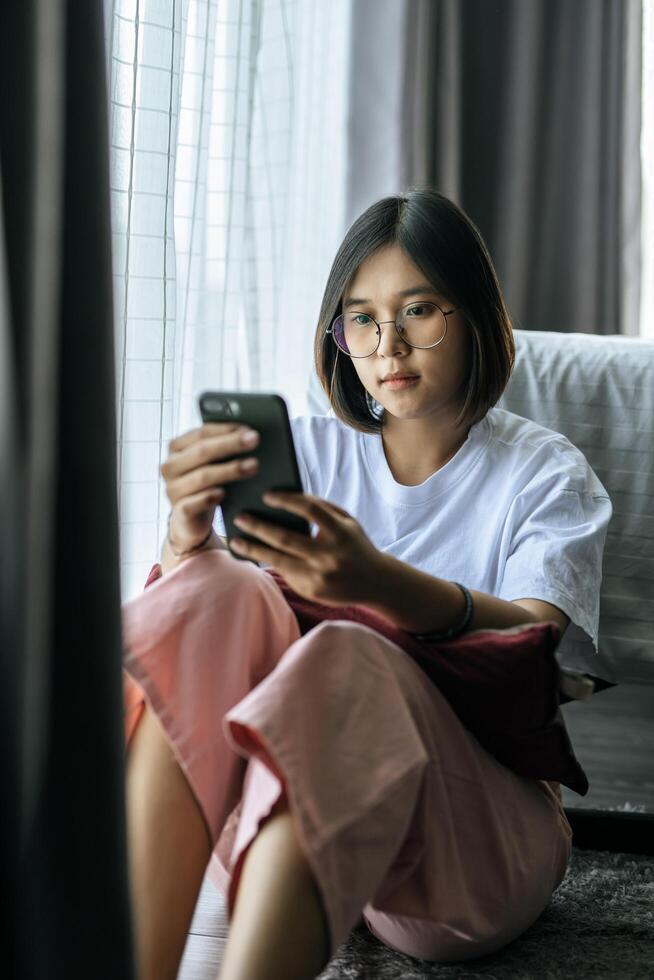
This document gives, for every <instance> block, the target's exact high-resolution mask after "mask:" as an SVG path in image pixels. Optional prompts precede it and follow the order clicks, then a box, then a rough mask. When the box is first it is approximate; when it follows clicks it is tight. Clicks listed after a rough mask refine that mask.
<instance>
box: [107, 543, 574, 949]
mask: <svg viewBox="0 0 654 980" xmlns="http://www.w3.org/2000/svg"><path fill="white" fill-rule="evenodd" d="M123 640H124V647H125V658H124V671H123V677H124V702H125V738H126V743H127V742H129V739H130V738H131V736H132V734H133V732H134V730H135V727H136V725H137V723H138V720H139V717H140V716H141V713H142V710H143V707H144V699H145V700H146V701H147V702H148V703H149V705H150V706H151V707H152V709H153V710H154V712H155V713H156V715H157V717H158V719H159V721H160V723H161V725H162V727H163V729H164V731H165V733H166V735H167V737H168V739H169V741H170V744H171V747H172V750H173V751H174V753H175V756H176V758H177V759H178V761H179V763H180V765H181V767H182V769H183V771H184V773H185V774H186V777H187V779H188V782H189V785H190V787H191V790H192V792H193V793H194V796H195V797H196V799H197V801H198V804H199V806H200V807H201V810H202V812H203V814H204V817H205V819H206V822H207V825H208V827H209V828H210V831H211V835H212V840H213V841H214V845H215V846H214V850H213V853H212V855H211V859H210V862H209V866H208V868H207V874H208V876H209V878H210V879H211V880H212V881H213V882H214V883H215V884H216V885H217V886H218V887H219V888H220V889H221V891H222V892H223V894H224V895H225V896H226V900H227V912H228V916H229V917H230V918H231V915H232V913H233V908H234V904H235V898H236V892H237V887H238V881H239V877H240V872H241V868H242V864H243V860H244V857H245V855H246V853H247V849H248V847H249V845H250V844H251V843H252V841H253V839H254V838H255V836H256V834H257V832H258V830H259V829H260V827H261V825H262V823H263V822H265V820H266V818H267V817H268V816H269V815H270V813H271V810H272V809H273V807H274V806H275V804H276V803H277V802H279V801H280V800H282V798H283V801H284V802H285V803H286V805H287V806H288V807H289V809H290V811H291V813H292V815H293V817H294V819H295V822H296V826H297V829H298V833H299V836H300V840H301V843H302V847H303V849H304V851H305V853H306V857H307V859H308V861H309V864H310V866H311V868H312V870H313V872H314V874H315V878H316V882H317V884H318V887H319V889H320V893H321V895H322V900H323V903H324V908H325V912H326V915H327V919H328V924H329V932H330V949H331V953H332V955H333V954H334V953H335V952H336V950H337V948H338V947H339V946H340V944H341V943H342V942H343V941H344V940H345V939H346V938H347V937H348V935H349V933H350V931H351V930H352V928H353V927H354V926H355V925H357V923H358V922H359V921H360V920H361V918H363V921H364V922H365V923H366V925H367V927H368V928H369V929H370V930H371V932H373V933H374V935H375V936H377V937H378V938H379V939H380V940H381V941H382V942H383V943H385V944H386V945H387V946H390V947H392V948H393V949H396V950H399V951H400V952H403V953H408V954H409V955H411V956H417V957H422V958H424V959H427V960H434V961H439V962H448V961H454V960H465V959H470V958H473V957H476V956H481V955H484V954H486V953H490V952H492V951H494V950H496V949H499V948H500V947H502V946H503V945H505V944H506V943H508V942H510V941H511V940H513V939H515V938H516V937H517V936H519V935H520V934H521V933H522V932H523V931H524V930H525V929H526V928H527V927H528V926H529V925H531V923H533V922H534V921H535V920H536V919H537V918H538V916H539V915H540V914H541V912H542V911H543V909H544V908H545V907H546V905H547V904H548V902H549V900H550V897H551V895H552V892H553V890H554V889H555V888H556V887H557V885H558V884H559V882H560V881H561V879H562V878H563V875H564V874H565V870H566V867H567V863H568V860H569V857H570V847H571V830H570V827H569V824H568V822H567V820H566V818H565V814H564V812H563V808H562V806H561V803H560V799H559V798H558V797H557V794H556V793H555V792H554V790H553V789H552V787H551V785H550V784H548V783H545V782H541V781H537V780H532V779H527V778H524V777H521V776H517V775H515V774H514V773H513V772H512V771H511V770H509V769H507V768H505V767H504V766H502V765H501V764H500V763H499V762H497V761H496V760H495V759H494V757H493V756H491V755H490V754H489V753H488V752H487V751H486V750H485V749H483V748H482V747H481V746H480V745H479V743H478V742H477V741H476V739H475V738H474V737H473V736H472V735H471V734H470V733H469V732H468V731H467V729H465V728H464V727H463V725H462V724H461V722H460V721H459V720H458V718H457V716H456V715H455V714H454V712H453V711H452V709H451V708H450V707H449V705H448V703H447V701H446V700H445V699H444V697H443V696H442V695H441V694H440V692H439V691H438V689H437V688H436V687H435V686H434V685H433V684H432V683H431V682H430V681H429V680H428V678H427V677H426V676H425V675H424V674H423V672H422V671H421V669H420V668H419V667H418V666H417V664H416V663H414V661H413V660H411V658H410V657H409V656H408V655H407V654H406V653H405V652H404V651H403V650H401V649H400V648H399V647H398V646H397V645H396V644H394V643H392V642H391V641H389V640H387V639H385V638H384V637H382V636H380V635H379V634H377V633H376V632H374V631H373V630H372V629H370V628H369V627H367V626H362V625H361V624H359V623H351V622H346V621H340V620H338V621H334V622H326V623H323V624H321V625H320V626H317V627H315V628H314V629H313V630H311V631H310V632H309V633H307V634H306V635H305V636H304V637H302V636H300V633H299V630H298V626H297V622H296V620H295V617H294V615H293V613H292V612H291V610H290V608H289V607H288V606H287V604H286V602H285V601H284V599H283V597H282V594H281V592H280V590H279V588H278V586H277V584H276V583H275V582H274V581H273V579H272V578H271V576H269V575H268V574H266V573H265V572H264V571H263V570H262V569H261V568H258V567H257V566H256V565H254V564H252V563H251V562H244V561H239V560H237V559H236V558H234V557H233V556H232V555H231V554H230V553H229V552H227V551H207V552H201V553H199V554H198V555H196V556H194V557H193V558H190V559H187V561H185V562H183V563H182V564H181V565H180V566H179V567H178V568H176V569H175V570H174V571H172V572H169V573H168V574H167V575H165V576H164V577H163V578H162V579H160V580H158V581H157V582H155V583H154V584H153V585H151V586H150V587H149V588H148V589H146V590H145V591H144V592H143V593H142V594H141V595H139V596H137V597H136V598H135V599H132V600H130V601H129V602H127V603H125V604H124V606H123Z"/></svg>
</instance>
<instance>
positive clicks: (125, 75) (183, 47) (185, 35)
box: [105, 0, 350, 598]
mask: <svg viewBox="0 0 654 980" xmlns="http://www.w3.org/2000/svg"><path fill="white" fill-rule="evenodd" d="M105 10H106V18H107V44H108V47H109V49H110V64H111V79H110V98H111V174H112V207H113V215H112V220H113V241H114V275H115V309H116V356H117V364H116V368H117V374H116V384H117V398H118V405H117V412H118V436H119V445H118V452H119V493H120V501H119V506H120V521H121V551H122V555H121V563H122V568H121V577H122V589H123V597H124V598H129V597H130V596H132V595H135V594H136V593H138V592H139V591H140V590H141V589H142V588H143V584H144V580H145V577H146V575H147V572H148V570H149V568H150V566H151V564H152V562H153V561H156V560H158V557H159V553H160V546H161V541H162V538H163V535H164V533H165V524H166V519H167V514H168V501H167V498H166V497H165V493H164V492H163V487H162V481H161V479H160V477H159V466H160V464H161V462H162V461H163V459H164V458H165V456H166V450H167V443H168V440H169V439H171V438H172V437H173V436H174V435H176V434H179V433H180V432H183V431H185V430H187V429H189V428H191V427H193V426H194V425H196V424H198V422H199V416H198V413H197V408H196V398H197V395H198V393H199V392H200V391H202V390H203V389H205V388H212V387H213V388H220V387H224V388H232V389H234V388H235V389H247V390H271V391H277V392H279V393H281V394H282V395H284V396H285V397H286V398H287V401H288V402H289V406H290V409H291V414H292V415H293V414H299V413H301V412H303V411H305V410H306V398H307V378H308V374H309V372H310V371H311V365H312V340H313V333H314V329H315V325H316V322H317V318H318V312H319V305H320V299H321V295H322V290H323V288H324V283H325V280H326V276H327V272H328V270H329V266H330V264H331V262H332V259H333V256H334V253H335V251H336V249H337V247H338V245H339V243H340V240H341V238H342V236H343V233H344V230H345V227H344V222H345V188H346V175H345V167H346V152H345V145H346V134H347V84H348V57H349V14H350V4H349V2H348V0H330V3H323V2H321V0H220V2H216V0H107V4H106V8H105Z"/></svg>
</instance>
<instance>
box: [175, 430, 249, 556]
mask: <svg viewBox="0 0 654 980" xmlns="http://www.w3.org/2000/svg"><path fill="white" fill-rule="evenodd" d="M246 432H253V433H254V437H255V438H254V439H253V440H251V441H250V442H248V443H244V442H243V441H242V437H243V435H244V434H245V433H246ZM258 442H259V434H258V433H257V432H255V431H254V430H253V429H248V427H247V426H245V425H237V424H235V423H233V422H207V423H205V424H204V425H203V426H201V427H200V428H199V429H192V430H191V431H190V432H185V433H184V434H183V435H181V436H178V437H177V438H176V439H173V440H172V442H170V443H169V445H168V451H169V455H168V459H167V460H166V462H165V463H163V464H162V466H161V470H160V472H161V475H162V476H163V478H164V480H165V482H166V494H167V496H168V499H169V500H170V503H171V504H172V510H171V515H170V538H171V540H172V541H174V543H175V547H176V548H177V549H178V550H179V551H187V550H188V549H190V548H194V547H195V546H196V545H198V544H200V542H201V541H203V540H204V538H206V536H207V534H208V533H209V531H210V529H211V525H212V524H213V517H214V513H215V510H216V507H217V505H218V504H219V503H220V501H221V500H222V499H223V497H224V496H225V491H224V490H223V485H224V484H226V483H234V482H235V481H236V480H245V479H248V478H249V477H251V476H253V475H254V473H256V471H257V468H258V465H259V462H258V460H257V458H256V457H255V456H252V457H246V458H245V459H244V458H239V459H233V460H230V461H229V462H226V460H228V459H229V458H230V457H232V456H236V455H237V454H239V455H240V456H241V457H242V454H243V453H247V452H250V451H251V450H252V449H253V448H254V447H255V446H256V445H257V444H258ZM249 459H251V460H253V464H250V468H249V469H246V468H245V464H247V463H248V460H249Z"/></svg>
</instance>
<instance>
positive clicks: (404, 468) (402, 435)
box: [382, 419, 470, 487]
mask: <svg viewBox="0 0 654 980" xmlns="http://www.w3.org/2000/svg"><path fill="white" fill-rule="evenodd" d="M422 421H423V420H421V419H411V420H410V421H401V420H397V419H395V420H394V424H393V425H392V426H389V425H385V426H384V429H383V430H382V445H383V447H384V455H385V456H386V462H387V463H388V467H389V469H390V471H391V473H392V474H393V477H394V479H395V480H396V481H397V482H398V483H401V484H403V485H404V486H408V487H413V486H418V484H420V483H424V482H425V480H426V479H428V478H429V477H430V476H431V475H432V474H433V473H436V471H437V470H440V469H442V467H443V466H445V465H446V463H448V462H449V461H450V460H451V459H452V458H453V457H454V456H456V454H457V452H458V451H459V449H460V448H461V446H462V445H463V444H464V442H465V441H466V439H467V438H468V433H469V431H470V426H469V425H466V426H464V427H463V428H458V429H454V428H447V427H440V428H435V427H434V426H433V425H428V424H425V425H423V424H421V423H422Z"/></svg>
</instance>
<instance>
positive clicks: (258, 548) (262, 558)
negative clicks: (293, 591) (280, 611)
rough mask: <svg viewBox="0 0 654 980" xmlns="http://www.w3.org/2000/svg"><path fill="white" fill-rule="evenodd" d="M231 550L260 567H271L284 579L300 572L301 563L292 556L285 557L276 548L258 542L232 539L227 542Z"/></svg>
mask: <svg viewBox="0 0 654 980" xmlns="http://www.w3.org/2000/svg"><path fill="white" fill-rule="evenodd" d="M227 544H228V546H229V548H230V549H233V550H234V551H235V552H236V554H237V555H242V556H243V557H244V558H251V559H252V560H253V561H256V562H258V563H259V564H260V565H270V567H271V568H274V569H276V571H278V572H279V573H280V574H281V575H284V577H286V576H288V575H290V574H292V573H293V572H297V571H298V567H299V566H300V561H299V560H298V559H297V558H293V557H292V556H291V555H284V554H282V553H281V552H279V551H276V550H275V549H274V548H269V547H268V546H267V545H264V544H259V542H258V541H246V540H245V539H244V538H230V540H229V541H228V542H227Z"/></svg>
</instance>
